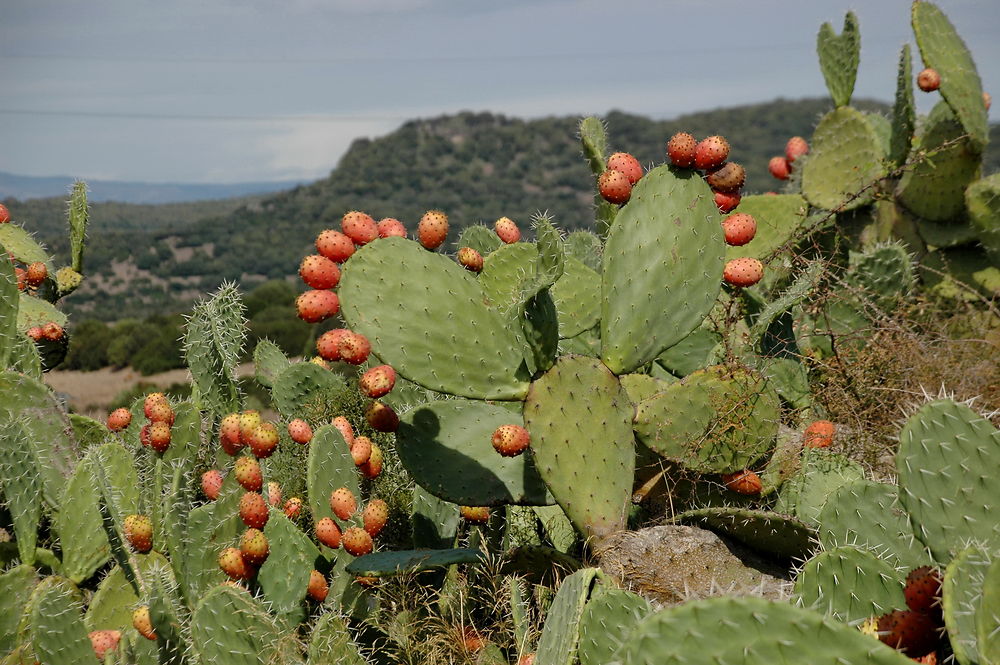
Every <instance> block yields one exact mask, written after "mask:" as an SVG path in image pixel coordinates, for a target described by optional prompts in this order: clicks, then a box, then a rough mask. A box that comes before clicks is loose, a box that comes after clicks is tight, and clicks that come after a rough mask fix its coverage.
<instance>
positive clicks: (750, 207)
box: [726, 194, 809, 261]
mask: <svg viewBox="0 0 1000 665" xmlns="http://www.w3.org/2000/svg"><path fill="white" fill-rule="evenodd" d="M808 211H809V204H808V203H806V200H805V199H804V198H802V197H801V196H799V195H798V194H779V195H777V196H765V195H761V194H754V195H751V196H744V197H743V199H742V200H741V201H740V204H739V206H737V207H736V209H735V210H734V211H733V213H739V212H743V213H747V214H749V215H753V218H754V220H756V222H757V234H756V235H755V236H754V238H753V240H752V241H751V242H750V244H748V245H744V246H742V247H733V246H727V247H726V259H727V260H732V259H736V258H739V257H741V256H752V257H753V258H756V259H760V260H761V261H766V260H768V259H769V258H771V256H772V255H773V254H775V253H777V251H778V250H779V249H781V248H783V247H784V248H786V249H792V247H786V246H787V245H788V244H789V243H790V241H792V240H793V239H794V238H795V237H796V233H797V232H798V231H799V230H800V229H801V228H802V226H803V224H804V223H805V221H806V213H807V212H808Z"/></svg>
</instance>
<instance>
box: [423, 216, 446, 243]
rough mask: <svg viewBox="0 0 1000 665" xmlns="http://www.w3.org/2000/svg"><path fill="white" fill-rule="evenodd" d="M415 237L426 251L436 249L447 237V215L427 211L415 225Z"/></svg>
mask: <svg viewBox="0 0 1000 665" xmlns="http://www.w3.org/2000/svg"><path fill="white" fill-rule="evenodd" d="M417 237H418V238H419V239H420V244H421V245H423V246H424V247H426V248H427V249H437V248H438V247H440V246H441V243H443V242H444V241H445V238H447V237H448V215H446V214H444V213H443V212H441V211H440V210H428V211H427V212H425V213H424V216H423V217H421V218H420V222H418V223H417Z"/></svg>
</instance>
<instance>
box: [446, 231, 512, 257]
mask: <svg viewBox="0 0 1000 665" xmlns="http://www.w3.org/2000/svg"><path fill="white" fill-rule="evenodd" d="M502 244H503V241H502V240H500V238H499V237H498V236H497V234H496V233H495V232H494V231H493V229H490V228H488V227H485V226H483V225H482V224H473V225H471V226H467V227H465V228H464V229H462V233H461V235H459V236H458V240H457V241H456V242H455V247H456V248H458V249H461V248H463V247H471V248H472V249H474V250H476V251H477V252H479V253H480V254H482V255H483V257H484V258H485V257H486V256H489V255H490V254H491V253H492V252H495V251H496V250H497V249H499V248H500V246H501V245H502Z"/></svg>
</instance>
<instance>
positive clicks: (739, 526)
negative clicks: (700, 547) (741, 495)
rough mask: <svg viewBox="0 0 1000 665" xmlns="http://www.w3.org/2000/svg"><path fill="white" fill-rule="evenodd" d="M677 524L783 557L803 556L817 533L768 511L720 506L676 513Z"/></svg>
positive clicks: (801, 523) (801, 524)
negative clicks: (694, 526) (706, 530)
mask: <svg viewBox="0 0 1000 665" xmlns="http://www.w3.org/2000/svg"><path fill="white" fill-rule="evenodd" d="M670 521H671V522H673V523H677V524H697V525H699V526H701V527H703V528H705V529H708V530H709V531H712V532H714V533H716V534H719V535H723V536H726V537H728V538H732V539H733V540H736V541H739V542H740V543H743V544H744V545H746V546H747V547H749V548H750V549H753V550H757V551H758V552H764V553H766V554H771V555H776V556H777V557H779V558H781V559H793V558H801V557H803V556H805V555H806V554H807V553H808V552H809V551H810V550H811V549H812V546H813V543H812V540H813V538H815V535H816V534H815V532H814V531H813V530H812V528H811V527H809V526H808V525H807V524H805V523H804V522H801V521H800V520H798V519H796V518H794V517H792V516H790V515H782V514H780V513H773V512H770V511H766V510H752V509H748V508H739V507H726V506H718V507H712V508H698V509H696V510H689V511H687V512H685V513H681V514H679V515H677V516H675V517H674V518H673V519H672V520H670Z"/></svg>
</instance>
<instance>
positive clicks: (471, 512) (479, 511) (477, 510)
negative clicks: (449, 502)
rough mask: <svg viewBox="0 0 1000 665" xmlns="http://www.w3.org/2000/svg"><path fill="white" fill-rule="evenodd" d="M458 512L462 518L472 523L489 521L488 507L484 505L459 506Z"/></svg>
mask: <svg viewBox="0 0 1000 665" xmlns="http://www.w3.org/2000/svg"><path fill="white" fill-rule="evenodd" d="M458 512H459V513H460V514H461V515H462V518H463V519H465V520H467V521H469V522H472V523H473V524H486V523H487V522H489V521H490V509H489V508H486V507H485V506H459V509H458Z"/></svg>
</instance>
